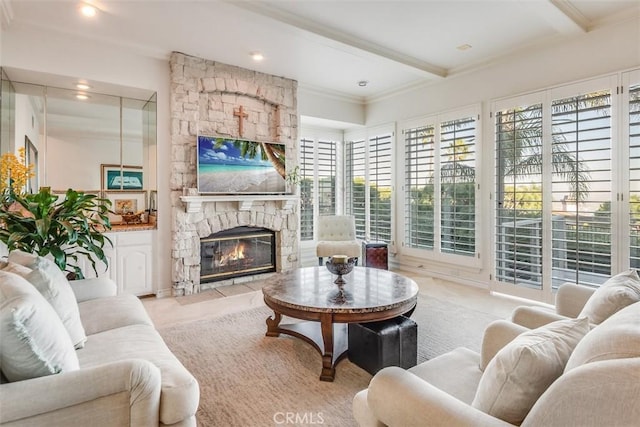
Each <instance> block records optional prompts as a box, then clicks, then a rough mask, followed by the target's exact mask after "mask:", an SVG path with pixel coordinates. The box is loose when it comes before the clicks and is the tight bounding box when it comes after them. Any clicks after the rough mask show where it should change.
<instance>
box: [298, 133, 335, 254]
mask: <svg viewBox="0 0 640 427" xmlns="http://www.w3.org/2000/svg"><path fill="white" fill-rule="evenodd" d="M300 135H301V136H300V137H299V138H298V140H299V141H301V140H303V139H307V140H311V141H313V162H314V165H315V167H314V173H313V199H314V200H313V218H314V226H313V239H312V240H301V247H302V248H310V247H315V246H316V244H317V240H318V238H317V236H318V221H317V218H318V216H319V215H320V212H319V203H318V179H319V174H318V141H332V142H335V143H336V150H335V152H336V159H335V170H336V172H335V185H336V188H335V189H334V191H335V194H336V200H335V203H336V214H341V213H342V212H343V211H344V201H343V200H344V198H343V196H342V195H343V194H344V184H342V183H343V181H344V178H343V176H344V173H343V162H344V161H343V152H344V142H343V137H344V134H343V132H341V131H338V130H331V129H323V128H315V127H310V126H306V127H303V128H301V130H300ZM300 151H302V150H300ZM301 217H302V216H301V215H300V216H299V220H300V218H301Z"/></svg>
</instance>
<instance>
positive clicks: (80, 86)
mask: <svg viewBox="0 0 640 427" xmlns="http://www.w3.org/2000/svg"><path fill="white" fill-rule="evenodd" d="M76 87H77V88H78V89H80V90H89V89H91V86H89V85H88V84H86V83H77V84H76Z"/></svg>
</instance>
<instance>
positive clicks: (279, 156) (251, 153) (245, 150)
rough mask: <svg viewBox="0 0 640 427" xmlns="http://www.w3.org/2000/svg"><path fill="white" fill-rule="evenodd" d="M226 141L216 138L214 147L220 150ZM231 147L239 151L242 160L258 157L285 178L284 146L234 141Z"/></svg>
mask: <svg viewBox="0 0 640 427" xmlns="http://www.w3.org/2000/svg"><path fill="white" fill-rule="evenodd" d="M227 141H229V140H228V139H225V138H216V140H215V143H214V144H215V147H216V148H221V147H222V146H223V145H224V143H225V142H227ZM233 146H234V147H235V148H237V149H238V150H240V155H241V156H242V157H244V158H250V159H254V158H256V157H257V156H258V155H259V156H260V159H261V160H269V161H270V162H271V164H272V165H273V167H274V169H275V170H276V172H278V175H280V176H281V177H282V178H283V179H284V178H285V177H286V168H285V148H284V144H270V143H266V142H257V141H247V140H242V139H235V140H233Z"/></svg>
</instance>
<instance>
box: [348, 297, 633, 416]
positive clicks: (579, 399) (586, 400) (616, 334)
mask: <svg viewBox="0 0 640 427" xmlns="http://www.w3.org/2000/svg"><path fill="white" fill-rule="evenodd" d="M638 289H640V288H638ZM563 294H564V296H563V298H564V297H567V298H568V300H571V301H572V302H568V301H563V302H562V303H560V307H566V305H565V306H563V304H569V305H572V306H574V305H575V304H574V302H575V301H580V303H579V304H583V305H584V304H585V302H587V301H589V300H590V297H589V296H587V294H588V295H591V294H593V291H587V290H586V289H585V288H583V287H576V286H569V287H566V288H565V289H563ZM631 294H632V295H635V298H636V299H635V300H636V301H638V298H640V294H638V293H637V292H636V291H635V290H632V291H631ZM572 295H573V296H574V297H575V298H572V297H571V296H572ZM561 310H564V308H561ZM582 311H583V310H582V308H580V307H579V306H574V307H573V309H571V310H569V311H563V313H565V314H571V316H570V317H577V315H579V314H584V313H582ZM516 314H517V315H516V318H517V319H519V320H523V319H525V322H528V323H529V324H531V325H534V326H539V327H537V328H536V329H529V328H527V327H525V326H522V325H519V324H516V323H513V322H509V321H506V320H498V321H496V322H494V323H492V324H491V325H490V326H489V327H488V328H487V330H486V331H485V334H484V339H483V343H482V350H481V353H480V354H478V353H476V352H473V351H471V350H468V349H466V348H458V349H456V350H453V351H451V352H449V353H447V354H444V355H441V356H439V357H436V358H434V359H432V360H429V361H426V362H424V363H421V364H420V365H418V366H416V367H414V368H411V369H409V370H403V369H400V368H396V367H391V368H386V369H383V370H381V371H380V372H378V373H377V374H376V375H375V376H374V377H373V379H372V380H371V383H370V385H369V388H368V389H366V390H363V391H361V392H359V393H358V394H357V395H356V396H355V397H354V401H353V413H354V416H355V418H356V420H357V422H358V424H359V425H360V426H361V427H365V426H371V427H373V426H375V427H382V426H402V427H410V426H447V427H451V426H469V427H471V426H511V425H519V424H521V425H522V426H545V427H553V426H562V427H564V426H581V427H588V426H593V427H596V426H597V427H600V426H604V425H606V426H629V427H630V426H636V425H638V420H640V403H639V402H640V302H635V303H631V304H630V305H626V306H625V307H624V308H622V309H619V310H613V313H612V314H611V315H610V317H608V318H607V319H606V320H604V321H602V322H601V323H600V324H599V325H597V326H595V327H594V325H593V324H591V325H590V324H589V322H588V319H589V316H585V317H582V318H580V319H570V318H568V317H566V316H562V315H560V314H558V313H553V312H547V313H545V312H544V311H540V310H537V309H523V310H519V311H518V313H516ZM544 316H547V317H546V319H547V322H549V321H553V322H552V323H546V324H545V321H544V320H543V318H545V317H544ZM571 322H573V323H571ZM566 323H569V324H573V325H574V326H575V325H577V324H581V325H583V326H585V325H586V326H585V329H584V331H583V333H585V335H583V336H582V335H580V334H578V335H577V336H576V338H575V340H574V343H573V344H572V345H570V346H567V347H566V348H565V351H564V356H562V357H559V356H558V354H556V353H553V354H552V355H549V354H547V353H546V352H544V351H542V350H540V349H539V348H538V347H536V346H539V345H540V344H541V343H542V341H541V340H538V341H537V342H536V344H535V345H534V346H532V347H530V348H533V349H534V350H533V351H530V353H528V355H527V353H521V354H520V355H522V354H524V355H525V356H527V357H531V356H532V354H533V357H538V362H539V363H540V364H541V365H543V366H542V368H540V367H539V366H538V367H536V368H535V369H531V368H530V367H529V368H528V369H529V370H528V371H526V370H525V371H524V372H525V374H526V375H521V377H523V378H518V376H519V375H518V374H519V372H520V371H518V370H517V369H512V370H510V368H509V367H511V368H512V367H513V365H509V363H510V362H509V360H508V359H505V357H503V356H504V354H508V353H509V351H510V349H512V348H513V347H517V345H516V344H517V343H518V342H523V341H524V342H526V340H527V339H531V338H530V337H531V336H532V335H536V334H538V336H540V334H541V332H540V331H545V330H547V331H548V330H549V329H552V328H553V327H557V325H559V324H566ZM589 326H591V327H592V329H590V330H589ZM527 335H528V336H527ZM558 338H559V339H558ZM562 340H563V337H562V336H560V337H558V336H555V337H554V338H553V339H552V340H551V341H553V342H557V341H562ZM546 341H547V343H548V342H549V341H548V340H546ZM574 344H575V347H574V346H573V345H574ZM555 345H557V344H555ZM536 353H537V355H536ZM559 353H562V351H560V352H559ZM523 357H524V356H523ZM494 359H495V360H494ZM559 359H563V360H559ZM505 360H506V361H505ZM516 363H517V362H516ZM546 365H559V366H558V367H557V368H556V375H559V376H557V377H553V379H551V380H550V381H551V382H550V385H549V384H546V385H544V387H542V388H540V390H539V393H538V394H537V395H535V396H534V397H533V398H532V397H531V396H529V398H530V400H531V402H530V406H529V407H527V408H526V409H525V410H524V411H523V412H522V416H523V417H522V419H520V420H518V421H517V422H509V421H506V420H505V418H507V419H508V418H509V417H508V415H509V414H507V416H504V417H502V418H500V417H498V416H497V415H496V413H497V412H500V411H502V410H506V412H507V413H508V412H509V411H510V410H511V409H512V406H517V405H516V404H515V403H513V401H514V400H515V401H516V402H517V401H518V399H520V398H521V396H520V394H519V392H518V390H517V389H516V390H515V391H514V389H513V387H511V386H513V384H514V383H519V384H520V385H521V389H522V390H524V393H527V392H528V391H529V390H530V389H531V390H532V389H534V388H536V387H537V385H535V382H536V381H537V380H538V378H539V377H541V376H543V374H542V373H541V371H544V369H546ZM496 366H497V371H498V372H499V371H501V370H502V373H503V375H506V376H505V378H504V379H505V381H504V383H502V386H504V388H503V389H502V390H501V391H499V393H498V394H497V395H496V396H495V397H496V398H495V399H494V400H493V401H492V402H491V405H489V407H488V408H487V407H483V399H482V398H479V395H480V394H481V392H480V390H481V389H482V393H485V391H486V389H487V388H486V384H487V383H488V382H495V378H494V379H487V378H485V379H483V376H484V375H486V376H489V375H493V373H495V372H496ZM505 366H506V367H507V368H505ZM489 371H491V374H488V373H487V372H489ZM505 372H506V373H505ZM556 378H557V379H556ZM529 382H532V383H534V385H529ZM505 384H506V385H505ZM522 384H524V385H522ZM492 385H495V384H492ZM500 385H501V384H498V386H500ZM531 405H532V406H531ZM485 406H486V405H485Z"/></svg>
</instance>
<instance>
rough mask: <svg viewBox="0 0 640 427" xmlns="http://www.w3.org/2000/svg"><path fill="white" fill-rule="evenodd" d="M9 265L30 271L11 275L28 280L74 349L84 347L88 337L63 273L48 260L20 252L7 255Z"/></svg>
mask: <svg viewBox="0 0 640 427" xmlns="http://www.w3.org/2000/svg"><path fill="white" fill-rule="evenodd" d="M12 263H16V264H20V265H22V266H24V267H27V268H30V269H31V271H30V272H29V273H28V274H23V273H21V272H19V271H15V270H13V271H15V272H16V273H18V274H20V275H21V276H22V277H24V278H25V279H27V280H28V281H29V283H31V284H32V285H33V286H35V288H36V289H37V290H38V291H40V293H41V294H42V296H44V298H45V299H46V300H47V301H48V302H49V304H51V306H52V307H53V309H54V310H55V311H56V313H58V316H60V320H62V324H63V325H64V327H65V328H66V329H67V332H68V333H69V336H70V337H71V342H73V345H74V346H75V348H77V349H78V348H82V347H84V343H85V342H86V341H87V335H86V334H85V331H84V327H83V326H82V321H81V320H80V311H79V309H78V301H77V300H76V296H75V294H74V293H73V289H71V285H70V284H69V281H68V280H67V278H66V277H65V275H64V273H63V272H62V270H60V268H59V267H58V266H57V265H56V264H55V263H54V262H53V261H51V260H49V259H47V258H43V257H40V256H37V255H33V254H29V253H26V252H22V251H12V252H11V253H9V265H11V264H12Z"/></svg>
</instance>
